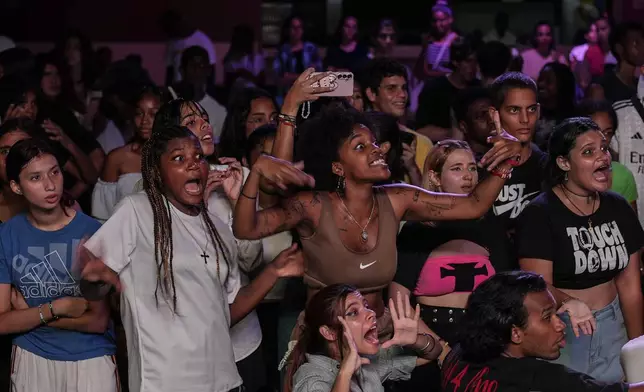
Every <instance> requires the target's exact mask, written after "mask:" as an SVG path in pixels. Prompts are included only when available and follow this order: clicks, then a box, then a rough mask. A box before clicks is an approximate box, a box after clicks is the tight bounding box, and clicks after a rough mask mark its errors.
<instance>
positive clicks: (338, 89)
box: [309, 72, 354, 97]
mask: <svg viewBox="0 0 644 392" xmlns="http://www.w3.org/2000/svg"><path fill="white" fill-rule="evenodd" d="M320 73H321V72H313V73H312V74H311V76H309V77H313V76H315V75H319V74H320ZM353 80H354V79H353V73H351V72H331V74H330V75H328V76H327V77H325V78H322V79H320V81H318V82H315V83H314V84H313V86H314V87H334V89H333V91H329V92H327V93H321V94H319V96H321V97H350V96H352V95H353Z"/></svg>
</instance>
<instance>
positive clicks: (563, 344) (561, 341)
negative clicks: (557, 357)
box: [557, 335, 566, 348]
mask: <svg viewBox="0 0 644 392" xmlns="http://www.w3.org/2000/svg"><path fill="white" fill-rule="evenodd" d="M557 345H558V346H559V348H564V347H566V335H563V336H562V337H561V338H560V339H559V340H558V341H557Z"/></svg>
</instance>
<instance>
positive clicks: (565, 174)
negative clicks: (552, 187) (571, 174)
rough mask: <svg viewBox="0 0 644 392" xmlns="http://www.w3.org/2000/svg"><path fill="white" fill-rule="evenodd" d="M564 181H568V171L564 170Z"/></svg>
mask: <svg viewBox="0 0 644 392" xmlns="http://www.w3.org/2000/svg"><path fill="white" fill-rule="evenodd" d="M564 182H568V172H564Z"/></svg>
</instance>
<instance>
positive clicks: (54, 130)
mask: <svg viewBox="0 0 644 392" xmlns="http://www.w3.org/2000/svg"><path fill="white" fill-rule="evenodd" d="M42 127H43V129H44V130H45V132H46V133H47V136H49V139H51V140H54V141H57V142H58V143H60V144H62V145H63V146H64V147H66V148H67V147H68V146H69V145H70V144H72V143H73V141H72V139H70V138H69V136H67V134H66V133H65V132H64V131H63V130H62V129H61V128H60V127H59V126H58V125H56V124H54V123H53V122H52V121H51V120H45V121H43V123H42Z"/></svg>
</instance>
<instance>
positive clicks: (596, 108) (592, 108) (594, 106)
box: [577, 99, 618, 131]
mask: <svg viewBox="0 0 644 392" xmlns="http://www.w3.org/2000/svg"><path fill="white" fill-rule="evenodd" d="M596 113H608V116H609V117H610V120H611V121H612V122H613V129H614V130H615V131H617V126H618V121H617V112H616V111H615V109H613V105H611V104H610V102H608V101H606V100H595V99H585V100H583V101H581V102H580V103H579V105H577V115H578V116H582V117H592V116H593V115H595V114H596Z"/></svg>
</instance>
